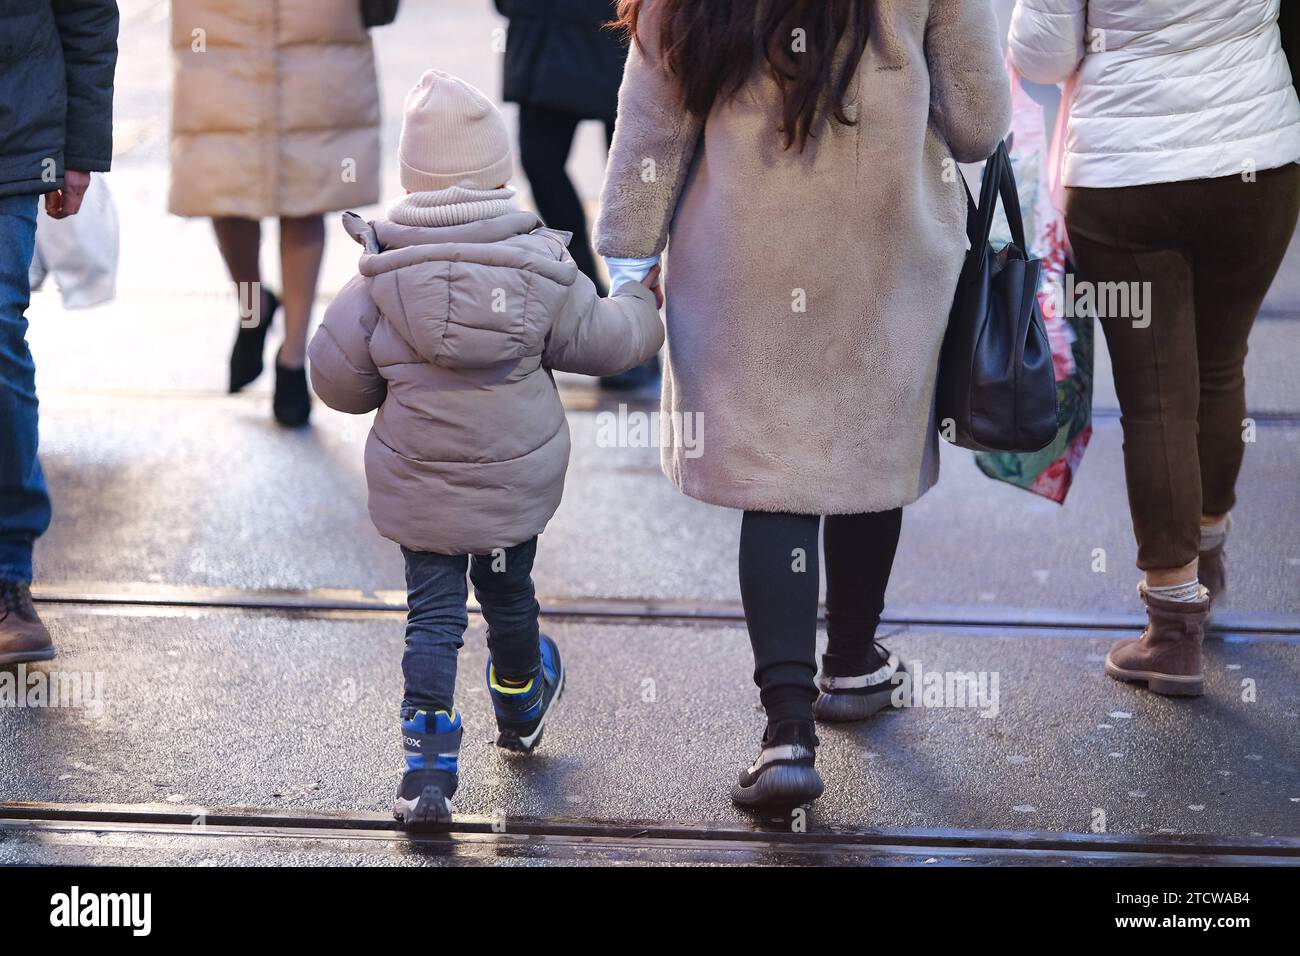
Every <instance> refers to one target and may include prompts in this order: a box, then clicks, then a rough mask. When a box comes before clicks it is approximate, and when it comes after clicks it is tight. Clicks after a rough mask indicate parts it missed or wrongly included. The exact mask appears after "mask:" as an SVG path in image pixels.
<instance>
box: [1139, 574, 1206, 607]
mask: <svg viewBox="0 0 1300 956" xmlns="http://www.w3.org/2000/svg"><path fill="white" fill-rule="evenodd" d="M1145 590H1146V592H1147V594H1149V595H1151V596H1152V597H1154V598H1159V599H1160V600H1162V601H1180V602H1184V603H1187V604H1194V603H1196V602H1197V601H1199V600H1200V599H1201V582H1200V580H1198V579H1197V578H1192V579H1191V580H1190V581H1188V582H1187V583H1186V584H1168V585H1165V586H1164V587H1159V588H1154V587H1152V586H1151V585H1149V584H1148V585H1146V588H1145Z"/></svg>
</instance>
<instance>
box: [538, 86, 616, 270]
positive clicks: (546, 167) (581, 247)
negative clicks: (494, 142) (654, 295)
mask: <svg viewBox="0 0 1300 956" xmlns="http://www.w3.org/2000/svg"><path fill="white" fill-rule="evenodd" d="M579 122H580V120H579V118H578V117H576V116H573V115H572V114H569V113H561V112H559V111H557V110H548V109H542V108H540V107H536V106H523V107H520V110H519V153H520V159H521V161H522V163H523V167H524V175H526V176H527V177H528V183H529V185H530V186H532V190H533V201H534V202H535V203H536V204H537V211H538V212H540V213H541V214H542V219H544V220H545V221H546V224H547V225H548V226H550V227H551V228H552V229H560V230H563V231H565V232H571V233H573V241H572V242H571V243H570V244H569V252H570V253H572V255H573V261H574V262H575V263H576V264H577V266H578V268H579V269H581V270H582V272H583V273H584V274H585V275H586V276H587V278H589V279H591V281H592V282H594V283H595V284H596V288H597V290H598V291H599V292H600V294H601V295H602V296H604V295H606V294H607V291H608V290H607V289H606V287H605V284H604V282H603V281H602V280H601V278H600V273H599V272H598V271H597V270H596V257H595V255H594V254H593V253H592V251H591V238H590V237H589V235H588V233H587V214H586V212H585V211H584V210H583V208H582V200H581V199H579V198H578V191H577V190H576V189H574V187H573V181H572V180H570V179H569V173H568V170H566V169H565V164H566V163H567V162H568V161H569V152H570V150H571V149H572V148H573V136H574V133H575V132H576V131H577V129H578V123H579ZM608 130H609V127H608V125H607V127H606V135H607V136H608V135H609V132H608Z"/></svg>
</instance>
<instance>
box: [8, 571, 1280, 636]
mask: <svg viewBox="0 0 1300 956" xmlns="http://www.w3.org/2000/svg"><path fill="white" fill-rule="evenodd" d="M33 595H34V597H35V599H36V601H37V602H38V603H41V604H43V605H82V606H86V607H103V606H111V607H119V608H132V607H137V608H141V609H147V608H202V609H213V610H246V611H264V612H280V613H307V614H311V613H323V612H342V613H349V614H362V615H364V614H385V613H387V614H394V613H397V614H405V613H406V603H405V594H403V593H401V592H397V591H391V592H389V591H381V592H378V593H365V592H362V591H355V590H346V589H341V588H321V589H315V590H303V591H293V590H247V589H238V588H211V587H191V586H186V585H157V584H129V583H128V584H118V583H105V584H97V583H88V584H76V585H38V586H36V587H34V588H33ZM540 603H541V606H542V614H543V615H545V616H547V617H558V618H607V619H611V620H629V621H631V620H638V619H639V620H653V621H662V622H665V623H671V622H705V623H709V622H717V623H732V622H740V621H743V620H744V611H743V609H742V608H741V606H740V604H739V603H731V602H723V601H663V600H654V599H644V600H642V599H635V598H631V599H622V598H597V599H588V598H564V597H552V598H547V597H542V598H540ZM470 610H471V611H477V610H478V608H477V607H476V606H475V605H474V604H473V603H472V602H471V604H470ZM882 623H884V624H886V625H889V626H895V627H935V628H942V629H945V630H947V629H968V628H978V629H988V628H998V629H1004V630H1032V631H1039V632H1043V631H1047V632H1059V631H1081V632H1095V631H1129V630H1131V629H1133V628H1134V627H1138V628H1141V627H1142V626H1143V625H1144V624H1145V622H1144V621H1143V620H1142V618H1141V617H1140V616H1139V615H1137V614H1128V613H1116V612H1099V613H1083V612H1070V611H1056V610H1052V609H1050V608H1018V607H1010V606H1003V607H998V606H989V605H981V606H978V607H927V608H920V607H916V608H910V607H899V608H887V609H886V612H885V615H884V617H883V619H882ZM1215 628H1216V629H1217V630H1219V631H1222V632H1224V633H1231V634H1235V635H1243V636H1259V637H1272V638H1283V639H1285V638H1290V637H1300V617H1297V616H1296V615H1284V614H1242V613H1236V614H1234V613H1231V612H1226V613H1224V614H1222V615H1220V616H1219V617H1217V618H1216V619H1215Z"/></svg>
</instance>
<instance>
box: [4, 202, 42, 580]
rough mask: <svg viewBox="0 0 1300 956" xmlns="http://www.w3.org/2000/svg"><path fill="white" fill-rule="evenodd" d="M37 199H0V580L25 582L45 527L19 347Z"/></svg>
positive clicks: (30, 393)
mask: <svg viewBox="0 0 1300 956" xmlns="http://www.w3.org/2000/svg"><path fill="white" fill-rule="evenodd" d="M37 199H38V197H36V196H0V581H24V582H30V581H31V579H32V545H33V543H34V542H35V541H36V539H37V538H39V537H40V536H41V535H42V534H44V532H45V529H46V528H48V527H49V526H50V496H49V492H48V491H47V490H46V488H45V475H44V474H43V473H42V472H41V463H40V462H39V461H37V459H36V366H35V365H34V364H33V362H32V353H31V350H30V349H29V348H28V347H27V316H26V312H27V304H28V302H29V301H30V299H31V288H30V287H29V286H28V284H27V270H28V268H29V267H30V266H31V262H32V249H33V246H34V244H35V241H36V203H37Z"/></svg>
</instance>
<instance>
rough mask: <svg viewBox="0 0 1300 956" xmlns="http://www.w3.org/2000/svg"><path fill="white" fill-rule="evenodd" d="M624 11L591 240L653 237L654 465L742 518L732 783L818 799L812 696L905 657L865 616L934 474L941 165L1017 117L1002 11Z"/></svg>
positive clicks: (956, 244) (655, 7) (876, 689)
mask: <svg viewBox="0 0 1300 956" xmlns="http://www.w3.org/2000/svg"><path fill="white" fill-rule="evenodd" d="M620 12H621V14H622V22H623V24H624V25H625V27H626V28H627V29H628V30H629V32H630V33H631V36H632V48H631V52H630V54H629V59H628V63H627V69H626V74H625V78H624V81H623V86H622V89H621V92H620V96H619V112H618V127H617V129H616V131H615V135H614V144H613V151H612V155H611V160H610V165H609V171H608V174H607V179H606V183H605V188H604V195H603V198H602V206H603V209H602V213H601V217H600V221H599V223H598V225H597V229H596V232H597V250H598V252H599V253H600V254H601V255H603V256H605V257H606V258H607V260H608V262H609V264H610V268H611V274H612V276H613V277H614V287H615V288H618V287H619V286H620V285H621V284H623V283H625V282H630V281H634V280H637V279H640V278H641V277H642V276H644V275H645V274H646V272H647V271H648V270H649V269H650V268H651V267H652V266H653V265H654V263H655V262H656V261H657V260H658V259H659V257H660V255H661V254H663V253H664V251H665V248H666V249H667V269H666V275H667V279H666V282H667V286H666V295H667V302H668V305H667V308H668V313H667V324H668V362H667V369H666V372H665V377H664V390H663V402H664V409H665V412H666V413H668V414H665V415H664V416H663V422H664V434H663V436H662V439H663V447H664V453H663V464H664V469H665V471H666V472H667V473H668V475H669V477H670V478H671V479H672V480H673V481H674V482H675V483H676V484H677V486H678V487H679V488H681V490H682V491H684V492H685V493H686V494H688V495H690V496H692V497H694V498H698V499H700V500H702V501H707V502H710V503H713V504H718V505H723V506H726V507H730V508H737V509H741V510H743V511H744V517H743V519H742V525H741V541H740V582H741V595H742V598H743V601H744V606H745V616H746V619H747V621H748V625H749V633H750V639H751V642H752V644H753V649H754V660H755V671H754V679H755V682H756V683H757V684H758V687H759V691H760V697H761V699H762V703H763V706H764V709H765V710H766V712H767V728H766V730H765V732H764V734H763V741H762V751H761V754H760V756H759V758H758V759H757V760H756V761H755V762H754V764H753V766H751V767H749V768H748V769H746V770H744V771H743V772H742V773H741V774H740V779H739V781H738V782H737V784H736V786H735V787H733V788H732V799H733V800H735V801H736V802H737V803H739V804H742V805H757V804H785V805H789V804H796V803H800V802H803V801H806V800H809V799H813V798H815V797H817V796H819V795H820V794H821V792H822V781H821V778H820V776H819V775H818V773H817V771H816V769H815V767H814V756H815V750H814V748H815V747H816V743H817V739H816V736H815V735H814V732H813V726H814V725H813V718H814V714H815V715H816V716H817V717H818V718H820V719H830V720H833V719H858V718H861V717H865V716H867V715H868V714H870V713H873V712H874V711H876V710H879V709H880V708H881V707H882V706H883V705H884V704H885V703H887V702H888V699H889V692H890V691H891V690H892V689H893V678H894V676H895V674H896V673H897V671H898V670H899V663H898V660H897V658H896V657H895V656H893V655H891V654H888V653H887V652H882V650H881V649H880V648H879V647H878V645H876V644H875V640H874V636H875V629H876V626H877V624H878V623H879V620H880V613H881V610H882V608H883V605H884V594H885V587H886V585H887V583H888V580H889V572H890V568H891V566H892V563H893V558H894V551H895V548H896V545H897V542H898V535H899V529H900V527H901V520H902V508H903V506H904V505H907V504H909V503H910V502H912V501H915V500H916V499H917V498H918V497H920V496H921V495H922V494H924V493H925V492H926V490H928V489H929V488H930V486H931V485H933V484H934V482H935V480H936V478H937V477H938V443H937V436H936V433H935V428H934V424H933V411H932V400H933V395H934V382H935V372H936V367H937V364H938V358H939V347H940V345H941V343H942V340H943V335H944V330H945V326H946V322H947V317H948V311H949V308H950V306H951V304H952V296H953V292H954V290H955V287H956V283H957V276H958V273H959V271H960V269H961V264H962V260H963V256H964V249H965V246H966V198H965V194H964V191H963V188H962V184H961V180H960V174H959V172H958V170H957V167H956V163H957V162H972V161H977V160H982V159H985V158H987V157H988V156H989V155H990V154H991V153H992V152H993V151H994V149H996V147H997V144H998V142H999V140H1000V139H1001V138H1002V137H1003V136H1004V135H1005V134H1006V132H1007V129H1008V127H1009V125H1010V91H1009V88H1008V81H1007V75H1006V71H1005V69H1004V67H1003V63H1002V60H1003V57H1002V51H1001V48H1000V36H999V31H998V26H997V21H996V18H995V16H994V14H993V9H992V6H991V4H990V0H765V2H760V3H757V4H755V3H754V2H753V0H715V2H712V3H709V4H701V3H699V2H698V0H623V3H622V4H621V5H620ZM687 422H690V423H692V424H696V423H698V425H700V426H702V435H701V434H700V433H698V432H697V434H696V437H697V438H698V437H702V439H703V441H702V442H701V443H699V444H697V443H695V442H692V443H691V447H687V444H686V443H685V442H683V441H681V438H682V436H680V435H677V434H675V432H676V431H677V430H679V429H682V428H684V427H685V424H686V423H687ZM822 516H826V529H825V566H826V578H827V596H826V606H827V631H828V636H829V644H828V647H827V652H826V654H825V656H824V657H823V660H822V665H823V669H822V675H821V677H820V679H819V680H815V678H816V673H817V665H816V656H815V642H816V632H817V599H818V586H819V581H818V548H817V537H818V530H819V525H820V523H821V517H822ZM819 691H820V693H819Z"/></svg>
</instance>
